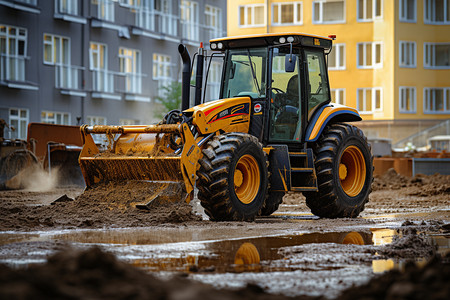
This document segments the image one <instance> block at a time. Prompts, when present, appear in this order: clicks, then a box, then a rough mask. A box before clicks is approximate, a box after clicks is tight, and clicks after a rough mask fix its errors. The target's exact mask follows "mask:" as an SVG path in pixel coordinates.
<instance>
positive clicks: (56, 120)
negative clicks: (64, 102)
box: [41, 111, 70, 125]
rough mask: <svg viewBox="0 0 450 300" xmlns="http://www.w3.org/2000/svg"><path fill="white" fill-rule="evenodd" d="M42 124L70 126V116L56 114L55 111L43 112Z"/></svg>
mask: <svg viewBox="0 0 450 300" xmlns="http://www.w3.org/2000/svg"><path fill="white" fill-rule="evenodd" d="M41 122H42V123H48V124H62V125H69V124H70V114H69V113H61V112H54V111H42V112H41Z"/></svg>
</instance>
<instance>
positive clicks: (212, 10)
mask: <svg viewBox="0 0 450 300" xmlns="http://www.w3.org/2000/svg"><path fill="white" fill-rule="evenodd" d="M214 19H215V20H216V26H214V25H213V24H212V23H214V22H213V20H214ZM208 20H209V23H210V24H209V25H208ZM205 26H206V27H208V28H210V29H213V30H216V31H222V10H221V9H220V8H219V7H216V6H212V5H209V4H207V5H205Z"/></svg>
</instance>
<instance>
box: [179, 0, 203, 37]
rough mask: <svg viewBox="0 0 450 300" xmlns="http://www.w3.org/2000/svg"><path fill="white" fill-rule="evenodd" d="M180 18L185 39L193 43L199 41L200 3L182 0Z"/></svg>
mask: <svg viewBox="0 0 450 300" xmlns="http://www.w3.org/2000/svg"><path fill="white" fill-rule="evenodd" d="M180 16H181V18H180V21H181V23H182V32H183V37H184V38H186V39H188V40H191V41H199V40H200V19H199V4H198V2H196V1H187V0H182V1H181V5H180Z"/></svg>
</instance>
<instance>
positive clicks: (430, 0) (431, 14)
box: [423, 0, 450, 25]
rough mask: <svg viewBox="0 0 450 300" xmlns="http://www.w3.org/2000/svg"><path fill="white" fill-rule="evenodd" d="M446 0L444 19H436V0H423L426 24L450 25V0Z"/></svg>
mask: <svg viewBox="0 0 450 300" xmlns="http://www.w3.org/2000/svg"><path fill="white" fill-rule="evenodd" d="M442 1H444V2H443V3H444V9H443V14H444V21H435V19H436V0H423V22H424V23H425V24H433V25H449V24H450V15H449V14H448V11H449V9H448V6H450V0H442Z"/></svg>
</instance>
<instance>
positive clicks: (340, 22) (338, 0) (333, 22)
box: [312, 0, 347, 24]
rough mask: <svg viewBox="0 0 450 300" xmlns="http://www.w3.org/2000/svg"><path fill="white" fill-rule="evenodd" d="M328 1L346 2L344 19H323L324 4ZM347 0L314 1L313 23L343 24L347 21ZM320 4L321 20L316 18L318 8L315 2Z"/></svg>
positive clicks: (328, 0)
mask: <svg viewBox="0 0 450 300" xmlns="http://www.w3.org/2000/svg"><path fill="white" fill-rule="evenodd" d="M327 2H344V5H343V10H344V11H343V19H342V20H336V21H324V20H323V4H324V3H327ZM346 2H347V1H346V0H316V1H313V3H312V23H313V24H342V23H345V22H346V19H347V16H346V15H347V13H346V7H347V6H346ZM316 3H317V4H319V20H314V18H315V15H316V14H315V10H316V5H315V4H316Z"/></svg>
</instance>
